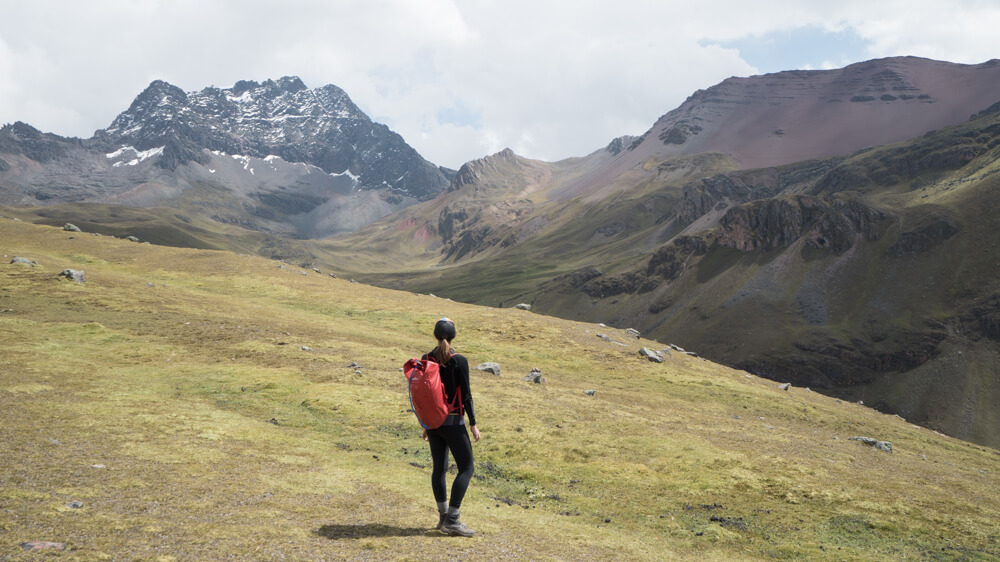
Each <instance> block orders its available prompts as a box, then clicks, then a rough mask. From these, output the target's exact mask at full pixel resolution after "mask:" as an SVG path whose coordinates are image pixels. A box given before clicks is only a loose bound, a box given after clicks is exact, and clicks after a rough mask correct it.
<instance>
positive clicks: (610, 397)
mask: <svg viewBox="0 0 1000 562" xmlns="http://www.w3.org/2000/svg"><path fill="white" fill-rule="evenodd" d="M0 255H2V256H4V257H5V258H4V259H3V263H0V341H2V342H3V353H2V354H0V426H2V427H3V431H2V432H0V450H2V454H0V530H2V532H0V558H3V559H11V560H20V559H35V558H36V557H37V554H34V553H29V552H26V551H24V550H23V547H22V543H28V542H29V541H49V542H52V543H56V544H59V545H62V546H63V547H65V548H66V551H64V552H61V554H62V555H63V556H64V557H67V558H70V559H86V560H96V559H130V560H132V559H164V560H167V559H177V560H188V559H219V558H229V559H278V558H289V559H309V560H341V559H444V558H449V557H453V556H456V555H460V556H461V557H464V558H468V559H477V560H487V559H576V560H579V559H592V560H620V559H631V560H665V559H666V560H734V559H740V560H757V559H760V560H764V559H773V558H798V559H814V560H845V559H850V560H886V559H955V560H958V559H962V560H989V559H995V558H997V557H1000V548H998V546H997V545H998V544H1000V529H998V527H997V524H996V521H997V520H998V518H1000V500H998V498H1000V453H998V451H996V450H993V449H989V448H985V447H981V446H976V445H973V444H970V443H965V442H961V441H958V440H956V439H953V438H950V437H946V436H943V435H941V434H938V433H935V432H933V431H931V430H928V429H925V428H921V427H918V426H915V425H912V424H910V423H908V422H906V421H904V420H902V419H900V418H898V417H894V416H889V415H885V414H881V413H879V412H876V411H874V410H872V409H869V408H867V407H865V406H861V405H859V404H856V403H849V402H845V401H840V400H836V399H833V398H829V397H825V396H822V395H820V394H817V393H815V392H810V391H808V390H805V389H802V388H798V387H794V386H793V387H792V388H790V389H788V390H781V389H779V388H778V386H777V385H776V384H775V383H773V382H772V381H768V380H765V379H761V378H757V377H755V376H752V375H750V374H748V373H745V372H742V371H736V370H732V369H729V368H726V367H722V366H719V365H716V364H713V363H711V362H709V361H706V360H704V359H700V358H697V357H693V356H690V355H687V354H683V353H680V352H678V351H676V350H671V353H669V354H667V355H666V357H665V361H664V363H661V364H657V363H652V362H650V361H647V360H646V359H644V358H643V357H641V356H639V354H638V349H639V347H640V346H643V345H645V346H657V347H658V348H660V347H663V346H658V345H657V344H655V342H652V341H649V340H636V339H634V338H632V337H630V336H628V335H627V334H625V333H624V332H623V331H620V330H617V329H613V328H603V327H600V326H598V325H596V324H589V323H581V322H574V321H567V320H560V319H557V318H553V317H547V316H541V315H536V314H533V313H530V312H524V311H520V310H511V309H496V308H487V307H480V306H473V305H466V304H459V303H455V302H450V301H448V300H445V299H441V298H435V297H431V296H427V295H416V294H412V293H408V292H401V291H392V290H386V289H379V288H375V287H371V286H367V285H364V284H360V283H351V282H350V281H348V280H345V279H339V278H338V279H335V278H332V277H330V276H329V275H327V274H326V272H325V271H322V272H321V273H318V272H315V271H312V270H309V269H299V268H297V267H294V266H289V265H285V266H283V267H279V264H277V263H275V262H273V261H268V260H265V259H261V258H259V257H249V256H245V255H238V254H235V253H232V252H219V251H209V250H197V249H178V248H167V247H158V246H152V245H147V244H141V243H135V242H130V241H127V240H122V239H118V238H112V237H109V236H95V235H92V234H88V233H75V232H66V231H63V230H61V229H59V228H53V227H49V226H41V225H32V224H29V223H27V222H23V221H22V222H17V221H14V220H10V219H7V218H0ZM14 256H18V257H23V258H27V259H28V260H29V262H34V264H33V265H32V264H31V263H29V264H19V263H17V264H12V263H8V262H9V261H11V259H12V258H13V257H14ZM66 268H72V269H78V270H83V271H84V272H85V273H86V276H87V281H86V282H85V283H76V282H73V281H69V280H67V279H64V278H61V277H59V276H58V274H59V272H61V271H63V270H64V269H66ZM444 314H447V315H448V316H450V317H452V318H454V319H455V320H456V322H457V325H458V331H459V336H458V339H457V340H456V341H455V344H456V347H457V348H458V349H459V351H461V352H462V353H464V354H465V355H466V356H468V357H469V359H470V363H471V364H472V365H476V364H478V363H480V362H483V361H496V362H498V363H500V364H501V367H502V375H501V376H499V377H497V376H494V375H492V374H485V373H482V372H479V371H473V373H472V389H473V392H474V395H475V398H476V409H477V418H478V419H479V424H480V428H481V429H482V431H483V440H482V441H481V442H479V443H478V444H476V445H475V453H476V456H477V472H476V477H475V479H474V481H473V484H472V486H471V488H470V492H469V495H468V496H467V497H466V501H465V503H464V504H463V510H462V513H463V519H464V520H466V522H467V523H468V524H469V525H470V526H472V527H473V528H474V529H475V530H476V531H477V534H476V537H474V538H472V539H454V538H446V537H444V536H442V535H440V534H439V533H437V531H434V530H432V527H433V525H434V524H435V523H436V520H437V516H436V513H435V508H434V505H433V500H432V497H431V493H430V482H429V480H430V472H429V471H430V469H429V464H430V459H429V454H428V452H427V446H426V444H425V443H424V442H423V441H421V440H420V438H419V428H418V425H417V422H416V420H415V419H414V416H413V415H412V413H410V412H409V411H408V403H407V398H406V393H405V392H406V391H405V386H404V384H403V375H402V373H401V372H400V371H399V369H400V367H401V365H402V362H403V361H404V360H405V359H406V358H409V357H411V356H413V355H416V354H419V353H421V352H423V351H425V350H426V349H428V348H429V347H430V345H431V342H430V341H429V340H430V336H429V332H430V329H431V327H432V325H433V322H434V320H435V319H436V318H438V317H440V316H441V315H444ZM599 335H604V336H605V337H604V338H602V337H598V336H599ZM609 340H610V341H609ZM616 342H617V343H616ZM533 367H537V368H540V369H541V370H542V372H543V373H544V376H545V378H546V382H545V383H544V384H534V383H530V382H526V381H523V380H522V377H523V376H524V374H526V373H527V372H528V371H530V370H531V369H532V368H533ZM588 390H592V391H594V392H593V395H592V396H591V395H588V393H587V392H586V391H588ZM852 437H871V438H874V439H877V440H881V441H886V442H891V443H892V452H891V453H888V452H883V451H881V450H877V449H875V448H873V447H869V446H867V445H865V444H863V443H861V442H859V441H855V440H852V439H851V438H852ZM51 552H52V553H53V554H60V553H59V552H55V551H51Z"/></svg>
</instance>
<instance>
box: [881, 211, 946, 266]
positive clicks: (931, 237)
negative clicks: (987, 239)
mask: <svg viewBox="0 0 1000 562" xmlns="http://www.w3.org/2000/svg"><path fill="white" fill-rule="evenodd" d="M960 231H961V229H960V228H959V227H958V225H957V224H955V223H954V222H953V221H951V220H949V219H944V218H942V219H939V220H936V221H934V222H933V223H931V224H928V225H925V226H922V227H919V228H917V229H915V230H911V231H908V232H904V233H902V234H900V235H899V240H898V241H897V242H896V243H895V244H893V245H892V246H889V247H888V248H886V250H885V253H886V254H888V255H890V256H893V257H897V258H901V257H903V256H905V255H908V254H919V253H922V252H926V251H927V250H929V249H931V248H933V247H934V246H937V245H938V244H940V243H941V242H944V241H945V240H948V239H949V238H951V237H952V236H954V235H956V234H958V233H959V232H960Z"/></svg>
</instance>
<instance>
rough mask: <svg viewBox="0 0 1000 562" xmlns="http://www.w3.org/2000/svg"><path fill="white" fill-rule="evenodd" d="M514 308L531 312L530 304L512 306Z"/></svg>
mask: <svg viewBox="0 0 1000 562" xmlns="http://www.w3.org/2000/svg"><path fill="white" fill-rule="evenodd" d="M514 308H517V309H520V310H531V305H530V304H525V303H523V302H522V303H521V304H516V305H514Z"/></svg>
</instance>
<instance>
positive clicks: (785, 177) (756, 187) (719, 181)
mask: <svg viewBox="0 0 1000 562" xmlns="http://www.w3.org/2000/svg"><path fill="white" fill-rule="evenodd" d="M842 160H843V159H842V158H828V159H826V160H810V161H807V162H801V163H797V164H792V165H789V166H784V167H782V168H764V169H760V170H738V171H734V172H727V173H724V174H716V175H714V176H712V177H710V178H704V179H701V180H698V181H696V182H692V183H689V184H687V185H685V186H684V191H683V195H682V197H681V201H680V203H678V204H677V221H678V223H679V224H680V225H681V226H687V225H689V224H691V223H693V222H694V221H696V220H698V218H700V217H702V216H703V215H705V214H706V213H708V212H709V211H711V210H712V209H713V208H718V209H720V210H721V209H724V208H726V207H729V206H731V205H738V204H741V203H749V202H750V201H757V200H760V199H766V198H769V197H775V196H777V195H779V194H781V193H784V192H786V191H790V190H794V189H797V188H801V187H803V186H811V185H812V184H814V183H816V181H817V180H818V179H819V178H821V177H823V176H824V175H825V174H827V173H829V171H830V170H831V169H833V168H834V167H835V166H836V165H837V164H838V163H840V162H841V161H842Z"/></svg>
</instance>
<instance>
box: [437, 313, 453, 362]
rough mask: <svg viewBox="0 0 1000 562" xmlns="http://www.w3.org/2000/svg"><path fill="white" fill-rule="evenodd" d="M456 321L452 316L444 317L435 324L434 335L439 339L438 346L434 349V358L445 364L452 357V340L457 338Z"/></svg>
mask: <svg viewBox="0 0 1000 562" xmlns="http://www.w3.org/2000/svg"><path fill="white" fill-rule="evenodd" d="M456 334H457V332H456V331H455V323H454V322H452V321H451V319H450V318H442V319H440V320H438V321H437V324H434V337H435V338H436V339H437V341H438V346H437V348H436V349H435V350H434V358H435V359H437V362H438V363H440V364H442V365H444V364H445V363H447V362H448V360H449V359H451V353H452V351H451V340H453V339H455V335H456Z"/></svg>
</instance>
